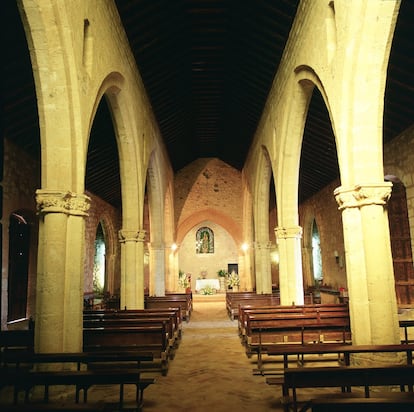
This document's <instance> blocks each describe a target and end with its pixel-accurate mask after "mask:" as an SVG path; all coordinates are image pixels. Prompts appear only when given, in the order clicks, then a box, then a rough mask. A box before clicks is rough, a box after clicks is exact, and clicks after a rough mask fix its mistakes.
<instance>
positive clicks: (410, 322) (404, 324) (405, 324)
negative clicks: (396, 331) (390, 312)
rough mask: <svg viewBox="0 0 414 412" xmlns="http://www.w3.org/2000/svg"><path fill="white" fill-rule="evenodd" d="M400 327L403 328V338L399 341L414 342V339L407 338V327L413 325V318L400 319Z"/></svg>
mask: <svg viewBox="0 0 414 412" xmlns="http://www.w3.org/2000/svg"><path fill="white" fill-rule="evenodd" d="M399 323H400V328H403V329H404V339H403V340H402V341H401V342H402V343H414V339H411V340H409V339H408V328H412V327H414V319H405V320H400V322H399Z"/></svg>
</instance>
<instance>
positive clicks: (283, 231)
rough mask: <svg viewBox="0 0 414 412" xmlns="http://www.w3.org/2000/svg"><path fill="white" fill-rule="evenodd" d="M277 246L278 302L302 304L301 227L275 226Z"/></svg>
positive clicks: (282, 303)
mask: <svg viewBox="0 0 414 412" xmlns="http://www.w3.org/2000/svg"><path fill="white" fill-rule="evenodd" d="M275 235H276V241H277V243H278V246H279V287H280V304H281V305H292V304H293V303H294V304H296V305H303V304H304V291H303V273H302V255H301V239H302V228H301V227H300V226H293V227H277V228H275Z"/></svg>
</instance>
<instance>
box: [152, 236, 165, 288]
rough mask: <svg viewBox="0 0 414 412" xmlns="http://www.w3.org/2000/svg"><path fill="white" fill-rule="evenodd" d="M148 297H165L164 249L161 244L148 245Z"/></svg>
mask: <svg viewBox="0 0 414 412" xmlns="http://www.w3.org/2000/svg"><path fill="white" fill-rule="evenodd" d="M149 283H150V284H149V286H150V295H153V296H165V247H164V244H163V243H151V244H150V282H149Z"/></svg>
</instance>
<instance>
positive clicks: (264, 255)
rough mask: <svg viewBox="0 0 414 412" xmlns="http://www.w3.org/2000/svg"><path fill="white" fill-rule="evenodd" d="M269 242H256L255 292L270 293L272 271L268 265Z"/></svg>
mask: <svg viewBox="0 0 414 412" xmlns="http://www.w3.org/2000/svg"><path fill="white" fill-rule="evenodd" d="M271 246H272V244H271V242H269V241H267V242H256V244H255V252H256V253H255V259H256V292H257V293H272V272H271V267H270V249H271Z"/></svg>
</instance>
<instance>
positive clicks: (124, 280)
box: [119, 229, 146, 309]
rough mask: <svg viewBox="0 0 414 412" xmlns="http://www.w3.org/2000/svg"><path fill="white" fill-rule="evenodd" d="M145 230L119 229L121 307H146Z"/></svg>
mask: <svg viewBox="0 0 414 412" xmlns="http://www.w3.org/2000/svg"><path fill="white" fill-rule="evenodd" d="M145 235H146V231H145V230H126V229H121V230H120V231H119V241H120V243H121V296H120V300H121V303H120V307H121V309H124V308H127V309H143V308H144V240H145Z"/></svg>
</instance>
